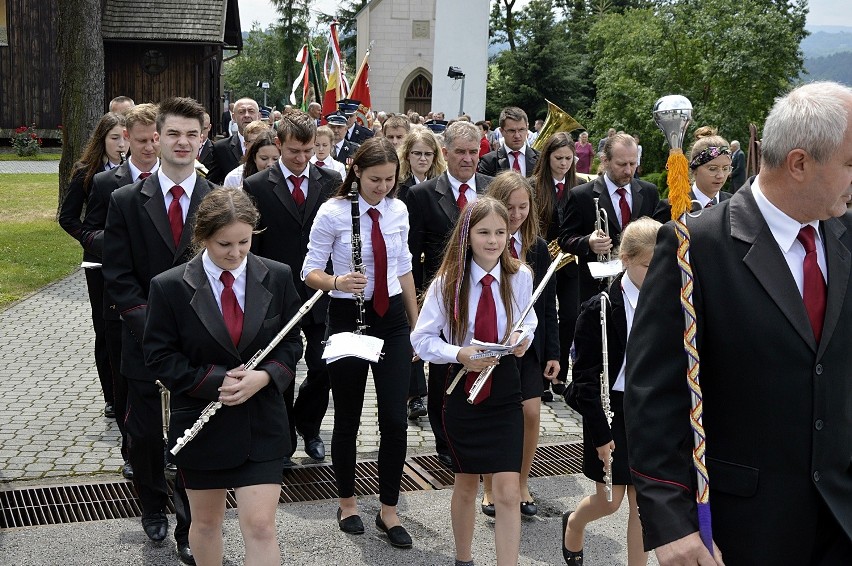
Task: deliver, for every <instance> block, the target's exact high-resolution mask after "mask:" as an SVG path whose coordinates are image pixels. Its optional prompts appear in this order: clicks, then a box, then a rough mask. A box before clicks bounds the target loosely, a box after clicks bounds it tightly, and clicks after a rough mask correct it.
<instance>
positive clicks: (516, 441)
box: [434, 356, 524, 474]
mask: <svg viewBox="0 0 852 566" xmlns="http://www.w3.org/2000/svg"><path fill="white" fill-rule="evenodd" d="M434 367H435V368H436V369H437V368H441V371H445V372H446V376H445V379H444V405H443V410H442V417H443V424H444V433H445V434H446V436H447V444H448V446H449V452H450V457H451V458H452V460H453V471H454V472H456V473H463V474H490V473H496V472H520V471H521V457H522V451H523V443H524V415H523V410H522V407H521V378H520V373H519V371H518V362H517V358H515V356H505V357H503V359H502V360H501V361H500V364H499V365H498V366H497V367H496V368H495V370H494V372H493V373H492V374H491V378H490V379H491V395H490V396H489V397H488V398H487V399H485V400H484V401H483V402H481V403H479V404H478V405H471V404H470V403H468V402H467V392H465V390H464V389H465V388H464V382H465V378H464V376H462V378H461V379H460V380H459V383H458V385H457V386H456V388H455V389H454V390H453V392H452V394H450V395H447V393H446V388H447V387H448V386H449V384H450V383H452V380H453V379H454V378H455V375H456V373H457V372H458V371H459V369H460V367H461V366H459V365H458V364H451V365H443V366H434Z"/></svg>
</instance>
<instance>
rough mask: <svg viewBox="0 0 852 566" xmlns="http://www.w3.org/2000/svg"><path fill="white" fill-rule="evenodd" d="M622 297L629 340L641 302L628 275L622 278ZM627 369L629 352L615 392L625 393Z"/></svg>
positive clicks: (614, 388) (625, 355)
mask: <svg viewBox="0 0 852 566" xmlns="http://www.w3.org/2000/svg"><path fill="white" fill-rule="evenodd" d="M621 295H622V296H623V297H624V314H625V315H626V317H627V338H628V339H629V338H630V330H631V329H632V328H633V317H634V316H636V304H637V303H638V302H639V287H637V286H636V285H635V284H634V283H633V281H632V280H631V279H630V277H629V276H628V275H627V273H625V274H624V276H623V277H622V278H621ZM626 368H627V351H626V350H625V352H624V360H622V362H621V369H620V370H618V377H616V378H615V383H614V384H613V386H612V390H613V391H621V392H622V393H623V392H624V379H625V371H626Z"/></svg>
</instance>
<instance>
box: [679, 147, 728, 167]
mask: <svg viewBox="0 0 852 566" xmlns="http://www.w3.org/2000/svg"><path fill="white" fill-rule="evenodd" d="M720 155H731V148H729V147H728V146H722V147H717V146H715V145H711V146H709V147H705V148H704V149H702V150H701V151H700V152H698V155H696V156H695V157H693V158H692V161H690V162H689V168H690V169H692V170H693V171H695V170H696V169H698V168H699V167H701V166H702V165H704V164H705V163H709V162H711V161H713V160H714V159H716V158H717V157H719V156H720Z"/></svg>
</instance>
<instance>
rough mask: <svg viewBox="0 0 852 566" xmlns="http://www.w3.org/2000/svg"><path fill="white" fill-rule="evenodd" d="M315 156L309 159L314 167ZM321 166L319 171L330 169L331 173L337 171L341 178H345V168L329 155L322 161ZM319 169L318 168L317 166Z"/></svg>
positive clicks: (315, 162)
mask: <svg viewBox="0 0 852 566" xmlns="http://www.w3.org/2000/svg"><path fill="white" fill-rule="evenodd" d="M317 161H318V160H317V156H316V155H314V156H312V157H311V163H313V164H314V165H316V164H317ZM322 163H323V166H322V167H320V169H331V170H332V171H337V172H338V173H340V177H341V178H345V177H346V166H345V165H344V164H343V163H341V162H340V161H338V160H336V159H334V158H333V157H332V156H331V154H328V155H326V156H325V159H323V160H322ZM318 167H319V166H318Z"/></svg>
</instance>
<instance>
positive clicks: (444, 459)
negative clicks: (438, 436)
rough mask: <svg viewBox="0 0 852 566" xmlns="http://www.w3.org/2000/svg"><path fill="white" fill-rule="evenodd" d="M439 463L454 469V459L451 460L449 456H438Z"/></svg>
mask: <svg viewBox="0 0 852 566" xmlns="http://www.w3.org/2000/svg"><path fill="white" fill-rule="evenodd" d="M438 461H439V462H441V465H443V466H444V467H445V468H449V469H451V470H452V469H453V459H452V458H450V455H449V454H438Z"/></svg>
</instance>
